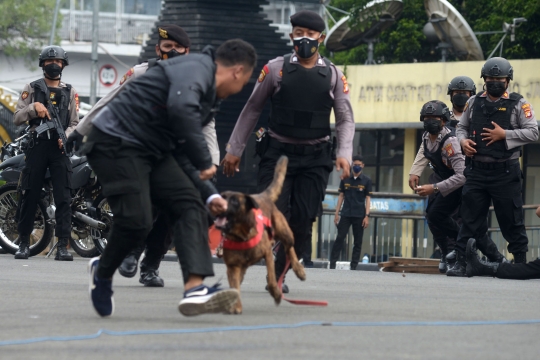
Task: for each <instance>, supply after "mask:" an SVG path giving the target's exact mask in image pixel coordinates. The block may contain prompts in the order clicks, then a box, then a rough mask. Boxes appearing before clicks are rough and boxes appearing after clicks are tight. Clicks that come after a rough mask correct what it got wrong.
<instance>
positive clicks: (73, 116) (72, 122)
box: [66, 88, 79, 136]
mask: <svg viewBox="0 0 540 360" xmlns="http://www.w3.org/2000/svg"><path fill="white" fill-rule="evenodd" d="M68 110H69V126H68V127H67V129H66V136H69V134H71V133H72V132H73V130H75V128H76V127H77V124H78V123H79V95H78V94H77V92H76V91H75V89H74V88H71V93H70V96H69V109H68Z"/></svg>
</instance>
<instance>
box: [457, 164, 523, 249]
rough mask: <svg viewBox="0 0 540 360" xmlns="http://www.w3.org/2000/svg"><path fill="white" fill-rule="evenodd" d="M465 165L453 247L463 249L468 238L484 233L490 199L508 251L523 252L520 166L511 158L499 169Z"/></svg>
mask: <svg viewBox="0 0 540 360" xmlns="http://www.w3.org/2000/svg"><path fill="white" fill-rule="evenodd" d="M475 164H476V163H473V164H471V165H468V166H467V167H466V168H465V171H464V175H465V177H466V178H467V180H466V182H465V185H464V186H463V195H462V206H461V218H462V221H463V223H462V226H461V230H460V232H459V236H458V241H457V244H456V250H457V251H459V252H461V253H463V254H464V253H465V248H466V246H467V241H468V240H469V238H475V239H480V238H484V237H485V236H486V231H487V224H486V218H487V215H488V210H489V206H490V203H491V201H493V207H494V209H495V215H496V216H497V220H498V222H499V226H500V228H501V232H502V234H503V236H504V238H505V239H506V241H508V251H509V252H511V253H513V254H514V253H521V252H527V251H528V247H527V244H528V242H529V240H528V239H527V233H526V232H525V225H524V223H523V200H522V195H521V178H522V174H521V169H520V167H519V163H518V162H516V161H514V163H513V164H511V165H509V164H508V162H507V163H506V166H505V165H502V166H504V167H501V168H499V169H484V168H482V169H481V168H480V166H478V165H477V166H475Z"/></svg>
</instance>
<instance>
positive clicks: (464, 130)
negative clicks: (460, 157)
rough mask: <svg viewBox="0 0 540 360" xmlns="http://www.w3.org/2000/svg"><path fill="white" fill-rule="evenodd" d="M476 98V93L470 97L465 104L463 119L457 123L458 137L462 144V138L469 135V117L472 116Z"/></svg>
mask: <svg viewBox="0 0 540 360" xmlns="http://www.w3.org/2000/svg"><path fill="white" fill-rule="evenodd" d="M475 98H476V95H473V96H471V97H470V98H469V100H467V103H466V104H465V109H464V110H463V114H462V115H461V119H459V123H458V124H457V127H456V137H457V139H458V143H459V144H461V140H463V139H467V138H468V137H469V127H470V124H469V119H471V117H472V106H473V105H474V99H475ZM460 146H461V145H460Z"/></svg>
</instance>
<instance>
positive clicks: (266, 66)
mask: <svg viewBox="0 0 540 360" xmlns="http://www.w3.org/2000/svg"><path fill="white" fill-rule="evenodd" d="M269 73H270V70H268V65H264V66H263V68H262V70H261V73H260V75H259V79H258V81H259V82H260V83H261V82H263V80H264V78H266V75H268V74H269Z"/></svg>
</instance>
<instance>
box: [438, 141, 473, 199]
mask: <svg viewBox="0 0 540 360" xmlns="http://www.w3.org/2000/svg"><path fill="white" fill-rule="evenodd" d="M441 155H442V156H443V157H445V158H446V160H447V161H448V162H450V164H451V165H452V169H454V172H455V174H454V175H452V176H450V177H449V178H448V179H446V180H444V181H441V182H440V183H437V186H438V187H439V191H440V192H441V195H442V196H446V195H448V194H450V193H451V192H453V191H455V190H457V189H459V188H460V187H462V186H463V185H465V180H466V179H465V175H463V171H464V170H465V156H464V155H463V154H462V152H461V146H459V143H458V140H457V138H455V137H451V138H448V139H447V140H446V141H445V143H444V145H443V148H442V153H441Z"/></svg>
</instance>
